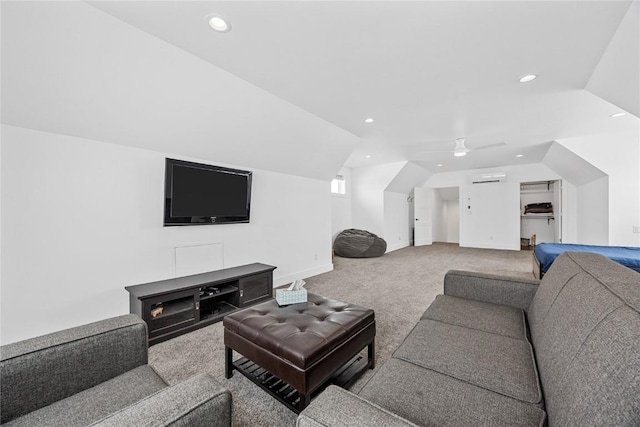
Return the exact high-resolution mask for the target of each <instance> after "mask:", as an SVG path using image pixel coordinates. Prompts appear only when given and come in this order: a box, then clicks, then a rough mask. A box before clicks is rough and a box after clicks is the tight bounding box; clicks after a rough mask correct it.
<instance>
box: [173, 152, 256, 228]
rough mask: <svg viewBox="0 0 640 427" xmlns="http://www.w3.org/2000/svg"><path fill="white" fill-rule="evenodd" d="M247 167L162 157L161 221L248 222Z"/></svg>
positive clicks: (248, 184)
mask: <svg viewBox="0 0 640 427" xmlns="http://www.w3.org/2000/svg"><path fill="white" fill-rule="evenodd" d="M251 176H252V173H251V172H249V171H243V170H238V169H229V168H224V167H220V166H212V165H204V164H200V163H192V162H185V161H182V160H175V159H166V167H165V207H164V225H165V226H167V225H202V224H228V223H238V222H249V212H250V208H251Z"/></svg>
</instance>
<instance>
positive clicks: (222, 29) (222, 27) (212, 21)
mask: <svg viewBox="0 0 640 427" xmlns="http://www.w3.org/2000/svg"><path fill="white" fill-rule="evenodd" d="M207 22H208V23H209V26H210V27H211V28H213V29H214V30H216V31H218V32H219V33H228V32H229V31H230V30H231V24H229V23H228V22H227V21H226V20H225V19H224V18H221V17H220V16H218V15H207Z"/></svg>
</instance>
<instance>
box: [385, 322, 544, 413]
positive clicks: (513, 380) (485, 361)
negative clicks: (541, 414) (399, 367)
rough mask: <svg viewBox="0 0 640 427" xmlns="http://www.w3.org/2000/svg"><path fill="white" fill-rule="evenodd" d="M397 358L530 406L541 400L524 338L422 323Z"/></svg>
mask: <svg viewBox="0 0 640 427" xmlns="http://www.w3.org/2000/svg"><path fill="white" fill-rule="evenodd" d="M393 357H395V358H397V359H402V360H404V361H406V362H409V363H413V364H415V365H418V366H422V367H424V368H427V369H432V370H434V371H437V372H439V373H441V374H444V375H448V376H450V377H453V378H457V379H459V380H461V381H466V382H468V383H471V384H474V385H476V386H478V387H482V388H486V389H487V390H492V391H494V392H496V393H500V394H503V395H505V396H508V397H511V398H514V399H518V400H522V401H524V402H527V403H532V404H540V402H541V401H542V393H541V391H540V386H539V384H538V375H537V372H536V367H535V362H534V359H533V350H532V348H531V345H530V344H529V342H528V341H526V340H521V339H514V338H511V337H505V336H502V335H497V334H492V333H488V332H483V331H479V330H477V329H469V328H465V327H461V326H456V325H448V324H445V323H441V322H435V321H433V320H429V319H424V320H421V321H419V322H418V324H417V325H416V326H415V327H414V328H413V330H412V331H411V332H410V333H409V335H408V336H407V338H406V339H405V341H404V342H403V343H402V345H400V347H399V348H398V349H397V350H396V351H395V352H394V354H393Z"/></svg>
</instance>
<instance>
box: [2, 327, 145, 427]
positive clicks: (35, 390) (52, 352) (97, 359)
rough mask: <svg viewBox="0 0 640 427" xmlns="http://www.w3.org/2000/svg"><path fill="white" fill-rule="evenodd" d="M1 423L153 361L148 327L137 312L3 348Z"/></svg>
mask: <svg viewBox="0 0 640 427" xmlns="http://www.w3.org/2000/svg"><path fill="white" fill-rule="evenodd" d="M0 354H1V359H0V381H1V382H2V387H1V388H0V404H1V405H2V417H1V422H2V423H5V422H7V421H9V420H11V419H14V418H17V417H19V416H22V415H25V414H28V413H30V412H32V411H34V410H36V409H40V408H43V407H45V406H48V405H50V404H52V403H54V402H57V401H58V400H62V399H64V398H67V397H69V396H71V395H74V394H76V393H78V392H81V391H83V390H86V389H88V388H91V387H93V386H95V385H97V384H100V383H102V382H104V381H107V380H109V379H111V378H115V377H116V376H118V375H121V374H123V373H125V372H128V371H130V370H131V369H133V368H136V367H138V366H140V365H144V364H146V363H147V359H148V353H147V325H146V323H145V322H144V321H142V319H140V318H139V317H138V316H135V315H133V314H127V315H124V316H118V317H114V318H111V319H105V320H101V321H98V322H94V323H90V324H87V325H82V326H78V327H75V328H71V329H67V330H64V331H59V332H54V333H51V334H48V335H43V336H40V337H36V338H31V339H28V340H24V341H20V342H16V343H13V344H7V345H4V346H2V347H1V348H0Z"/></svg>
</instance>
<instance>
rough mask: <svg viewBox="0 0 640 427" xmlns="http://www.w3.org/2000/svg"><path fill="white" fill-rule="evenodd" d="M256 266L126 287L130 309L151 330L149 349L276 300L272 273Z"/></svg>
mask: <svg viewBox="0 0 640 427" xmlns="http://www.w3.org/2000/svg"><path fill="white" fill-rule="evenodd" d="M275 269H276V267H274V266H271V265H266V264H260V263H254V264H248V265H242V266H239V267H233V268H225V269H222V270H216V271H210V272H208V273H202V274H195V275H193V276H186V277H176V278H175V279H167V280H160V281H157V282H151V283H143V284H141V285H132V286H127V287H125V289H126V290H127V291H128V292H129V309H130V312H131V313H133V314H137V315H138V316H140V317H141V318H142V319H143V320H144V321H145V322H147V327H148V329H149V345H153V344H157V343H159V342H162V341H165V340H168V339H170V338H173V337H176V336H178V335H182V334H184V333H186V332H190V331H193V330H195V329H198V328H202V327H204V326H207V325H210V324H212V323H215V322H218V321H220V320H222V318H223V317H224V316H226V315H227V314H229V313H232V312H234V311H235V310H238V309H240V308H244V307H247V306H250V305H253V304H257V303H259V302H262V301H265V300H267V299H269V298H272V297H273V270H275Z"/></svg>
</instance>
